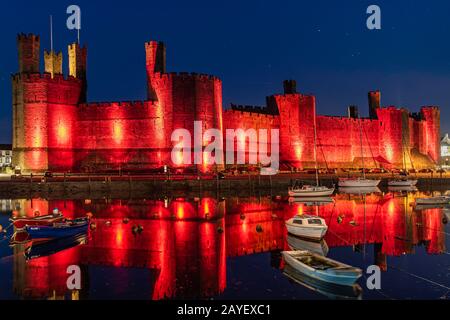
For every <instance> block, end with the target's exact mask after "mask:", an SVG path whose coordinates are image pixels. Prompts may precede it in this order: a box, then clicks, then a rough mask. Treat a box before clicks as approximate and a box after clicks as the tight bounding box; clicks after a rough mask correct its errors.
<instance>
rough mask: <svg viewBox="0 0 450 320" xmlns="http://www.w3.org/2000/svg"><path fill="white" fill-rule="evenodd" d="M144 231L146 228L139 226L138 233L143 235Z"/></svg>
mask: <svg viewBox="0 0 450 320" xmlns="http://www.w3.org/2000/svg"><path fill="white" fill-rule="evenodd" d="M142 231H144V227H143V226H141V225H138V233H142Z"/></svg>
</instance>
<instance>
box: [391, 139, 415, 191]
mask: <svg viewBox="0 0 450 320" xmlns="http://www.w3.org/2000/svg"><path fill="white" fill-rule="evenodd" d="M402 151H403V171H404V172H405V173H404V174H403V175H401V177H399V178H396V179H391V180H389V181H388V186H390V187H414V186H415V185H416V184H417V182H418V180H417V179H409V178H408V174H407V169H406V158H405V143H404V142H403V135H402ZM408 155H409V153H408ZM409 158H410V161H411V165H412V167H413V169H414V165H413V162H412V158H411V155H409Z"/></svg>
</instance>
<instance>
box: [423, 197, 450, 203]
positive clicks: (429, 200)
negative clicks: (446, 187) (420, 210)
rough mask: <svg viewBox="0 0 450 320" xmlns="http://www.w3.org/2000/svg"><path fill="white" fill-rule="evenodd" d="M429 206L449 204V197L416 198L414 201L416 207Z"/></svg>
mask: <svg viewBox="0 0 450 320" xmlns="http://www.w3.org/2000/svg"><path fill="white" fill-rule="evenodd" d="M430 204H440V205H446V204H450V197H449V196H440V197H430V198H417V199H416V205H430Z"/></svg>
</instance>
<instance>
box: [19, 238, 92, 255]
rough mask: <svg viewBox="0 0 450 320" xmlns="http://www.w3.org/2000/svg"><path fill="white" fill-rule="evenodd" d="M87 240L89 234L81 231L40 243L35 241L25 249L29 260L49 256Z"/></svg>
mask: <svg viewBox="0 0 450 320" xmlns="http://www.w3.org/2000/svg"><path fill="white" fill-rule="evenodd" d="M86 242H87V234H86V233H80V234H75V235H73V236H69V237H64V238H57V239H53V240H50V241H46V242H41V243H38V244H35V243H33V244H32V245H31V247H29V248H28V249H27V250H26V251H25V257H26V259H27V260H32V259H37V258H41V257H47V256H50V255H52V254H55V253H58V252H60V251H63V250H66V249H70V248H73V247H76V246H78V245H80V244H84V243H86Z"/></svg>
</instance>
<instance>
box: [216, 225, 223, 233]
mask: <svg viewBox="0 0 450 320" xmlns="http://www.w3.org/2000/svg"><path fill="white" fill-rule="evenodd" d="M217 233H219V234H220V233H223V228H222V227H221V226H219V227H217Z"/></svg>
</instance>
